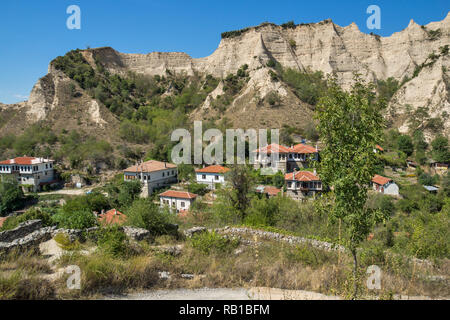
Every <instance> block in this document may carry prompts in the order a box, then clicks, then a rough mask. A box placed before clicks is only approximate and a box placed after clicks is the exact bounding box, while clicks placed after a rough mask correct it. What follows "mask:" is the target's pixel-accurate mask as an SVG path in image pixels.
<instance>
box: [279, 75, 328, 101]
mask: <svg viewBox="0 0 450 320" xmlns="http://www.w3.org/2000/svg"><path fill="white" fill-rule="evenodd" d="M281 78H282V80H283V81H284V82H285V83H287V84H288V85H290V86H291V87H292V88H293V89H294V92H295V94H296V95H297V96H298V97H299V98H300V100H302V101H303V102H306V103H309V104H310V105H316V104H317V102H318V101H319V99H320V97H321V96H323V95H324V94H325V92H326V89H327V82H326V81H325V80H324V77H323V73H322V72H320V71H316V72H301V71H297V70H294V69H290V68H287V69H282V70H281Z"/></svg>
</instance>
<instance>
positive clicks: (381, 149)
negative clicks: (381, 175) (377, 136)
mask: <svg viewBox="0 0 450 320" xmlns="http://www.w3.org/2000/svg"><path fill="white" fill-rule="evenodd" d="M375 148H377V149H378V150H380V151H384V149H383V148H382V147H381V146H380V145H379V144H377V145H376V146H375Z"/></svg>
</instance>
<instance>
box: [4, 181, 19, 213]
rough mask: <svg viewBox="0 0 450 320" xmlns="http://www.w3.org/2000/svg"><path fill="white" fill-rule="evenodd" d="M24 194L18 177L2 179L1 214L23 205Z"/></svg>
mask: <svg viewBox="0 0 450 320" xmlns="http://www.w3.org/2000/svg"><path fill="white" fill-rule="evenodd" d="M23 200H24V194H23V191H22V188H21V187H20V186H19V184H18V182H17V180H16V179H7V178H4V179H2V180H1V181H0V216H3V215H5V214H6V213H9V212H11V211H14V210H17V209H19V208H21V207H22V205H23Z"/></svg>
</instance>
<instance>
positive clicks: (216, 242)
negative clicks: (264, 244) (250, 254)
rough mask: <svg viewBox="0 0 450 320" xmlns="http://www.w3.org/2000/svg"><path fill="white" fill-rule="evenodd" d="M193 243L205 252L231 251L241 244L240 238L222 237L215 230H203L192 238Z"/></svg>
mask: <svg viewBox="0 0 450 320" xmlns="http://www.w3.org/2000/svg"><path fill="white" fill-rule="evenodd" d="M191 245H192V247H193V248H195V249H197V250H199V251H201V252H203V253H204V254H210V253H230V252H231V251H232V250H233V249H235V248H236V247H237V246H238V245H239V240H238V239H228V238H225V237H222V236H220V235H219V234H217V233H216V232H215V231H213V232H202V233H200V234H196V235H194V236H193V237H192V238H191Z"/></svg>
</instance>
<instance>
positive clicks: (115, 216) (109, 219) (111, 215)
mask: <svg viewBox="0 0 450 320" xmlns="http://www.w3.org/2000/svg"><path fill="white" fill-rule="evenodd" d="M98 221H99V222H100V223H102V224H106V225H109V224H124V223H125V222H126V221H127V216H126V215H124V214H123V213H122V212H120V211H117V209H111V210H109V211H106V212H105V213H103V214H101V215H100V217H99V218H98Z"/></svg>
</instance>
